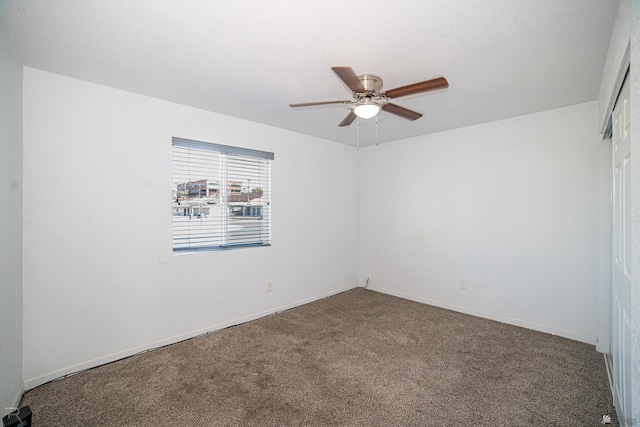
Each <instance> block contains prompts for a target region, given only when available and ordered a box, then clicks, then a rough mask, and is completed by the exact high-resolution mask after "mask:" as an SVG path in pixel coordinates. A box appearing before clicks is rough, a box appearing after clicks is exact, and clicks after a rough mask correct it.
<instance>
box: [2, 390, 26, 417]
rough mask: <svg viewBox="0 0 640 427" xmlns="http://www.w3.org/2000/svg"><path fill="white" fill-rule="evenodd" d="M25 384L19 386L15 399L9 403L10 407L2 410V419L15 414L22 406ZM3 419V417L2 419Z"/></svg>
mask: <svg viewBox="0 0 640 427" xmlns="http://www.w3.org/2000/svg"><path fill="white" fill-rule="evenodd" d="M24 390H25V389H24V382H21V383H20V385H19V386H18V389H17V390H16V392H15V393H14V395H13V398H12V399H11V401H10V402H7V403H8V404H9V405H10V406H7V407H6V408H2V417H4V416H5V415H7V414H8V413H10V412H13V411H14V410H15V409H16V408H18V407H19V406H20V401H21V400H22V395H23V394H24ZM0 418H1V417H0Z"/></svg>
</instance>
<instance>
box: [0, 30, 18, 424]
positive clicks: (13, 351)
mask: <svg viewBox="0 0 640 427" xmlns="http://www.w3.org/2000/svg"><path fill="white" fill-rule="evenodd" d="M0 201H1V202H0V416H4V415H5V414H6V413H8V412H10V410H9V409H7V408H11V407H14V406H16V405H17V403H18V400H19V398H20V396H21V395H22V67H21V66H19V65H18V64H16V63H15V61H13V59H12V58H11V56H10V54H9V48H8V46H7V43H6V40H5V38H4V37H3V36H2V34H0Z"/></svg>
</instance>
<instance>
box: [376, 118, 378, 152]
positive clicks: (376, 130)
mask: <svg viewBox="0 0 640 427" xmlns="http://www.w3.org/2000/svg"><path fill="white" fill-rule="evenodd" d="M377 146H378V116H376V147H377Z"/></svg>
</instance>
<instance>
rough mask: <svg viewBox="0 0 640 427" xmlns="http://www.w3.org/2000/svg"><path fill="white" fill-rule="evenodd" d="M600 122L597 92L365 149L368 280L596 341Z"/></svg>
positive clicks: (363, 218)
mask: <svg viewBox="0 0 640 427" xmlns="http://www.w3.org/2000/svg"><path fill="white" fill-rule="evenodd" d="M596 122H597V104H596V102H590V103H585V104H580V105H576V106H572V107H567V108H562V109H558V110H552V111H546V112H542V113H538V114H533V115H528V116H523V117H517V118H513V119H508V120H503V121H499V122H493V123H487V124H482V125H478V126H473V127H467V128H462V129H457V130H453V131H447V132H443V133H438V134H432V135H427V136H422V137H417V138H412V139H408V140H404V141H398V142H394V143H389V144H383V145H380V146H379V147H369V148H366V149H363V150H361V151H360V187H361V191H360V193H361V194H360V224H361V228H360V236H361V237H360V280H361V281H363V280H364V278H365V277H366V276H367V275H368V274H371V276H372V280H371V282H370V287H371V288H373V289H376V290H380V291H382V292H386V293H390V294H394V295H399V296H403V297H406V298H409V299H413V300H418V301H423V302H426V303H430V304H434V305H437V306H442V307H446V308H450V309H453V310H458V311H461V312H466V313H471V314H475V315H479V316H482V317H487V318H491V319H496V320H500V321H504V322H507V323H512V324H516V325H522V326H526V327H529V328H532V329H537V330H541V331H545V332H550V333H554V334H558V335H562V336H565V337H569V338H573V339H576V340H580V341H584V342H588V343H595V341H596V336H597V332H598V329H597V326H598V325H597V319H598V315H597V307H598V300H597V298H598V274H599V271H598V269H599V240H598V239H599V233H598V225H599V216H598V209H599V197H598V187H599V165H598V149H599V147H598V144H599V141H598V129H597V123H596ZM460 280H467V281H468V282H467V284H468V289H467V290H465V291H463V290H460V289H459V283H460Z"/></svg>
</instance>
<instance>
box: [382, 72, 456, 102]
mask: <svg viewBox="0 0 640 427" xmlns="http://www.w3.org/2000/svg"><path fill="white" fill-rule="evenodd" d="M442 87H449V82H448V81H447V79H445V78H444V77H438V78H437V79H432V80H425V81H424V82H420V83H414V84H412V85H407V86H402V87H398V88H395V89H391V90H388V91H386V92H385V95H387V97H389V98H391V99H393V98H399V97H401V96H407V95H413V94H414V93H420V92H426V91H428V90H433V89H440V88H442Z"/></svg>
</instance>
